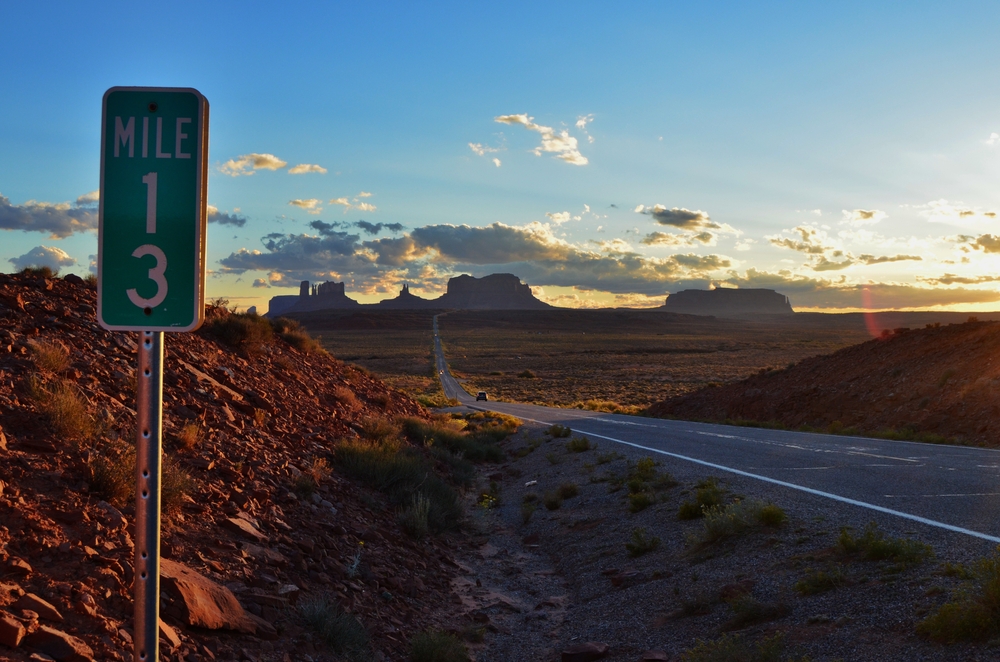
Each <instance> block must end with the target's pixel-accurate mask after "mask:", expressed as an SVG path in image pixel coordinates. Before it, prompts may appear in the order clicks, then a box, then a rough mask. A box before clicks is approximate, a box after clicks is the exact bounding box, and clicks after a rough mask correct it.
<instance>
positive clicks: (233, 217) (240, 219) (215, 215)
mask: <svg viewBox="0 0 1000 662" xmlns="http://www.w3.org/2000/svg"><path fill="white" fill-rule="evenodd" d="M208 222H209V223H218V224H219V225H233V226H235V227H238V228H241V227H243V226H244V225H246V224H247V217H246V216H240V215H238V214H235V213H234V214H230V213H229V212H224V211H219V208H218V207H215V206H214V205H208Z"/></svg>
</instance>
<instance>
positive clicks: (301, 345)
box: [271, 317, 327, 354]
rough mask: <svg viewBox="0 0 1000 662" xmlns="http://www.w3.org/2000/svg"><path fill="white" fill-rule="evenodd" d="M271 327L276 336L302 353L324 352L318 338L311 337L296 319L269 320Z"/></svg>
mask: <svg viewBox="0 0 1000 662" xmlns="http://www.w3.org/2000/svg"><path fill="white" fill-rule="evenodd" d="M271 328H272V329H273V330H274V332H275V333H277V334H278V337H279V338H281V339H282V340H284V341H285V342H286V343H288V344H289V345H291V346H292V347H294V348H295V349H297V350H299V351H300V352H302V353H303V354H326V353H327V352H326V350H325V349H323V345H322V344H321V343H320V340H319V339H318V338H313V337H312V336H311V335H309V333H308V332H307V331H306V330H305V329H303V328H302V326H301V325H300V324H299V323H298V321H296V320H292V319H288V318H287V317H279V318H278V319H275V320H271Z"/></svg>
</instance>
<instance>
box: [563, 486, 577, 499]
mask: <svg viewBox="0 0 1000 662" xmlns="http://www.w3.org/2000/svg"><path fill="white" fill-rule="evenodd" d="M579 493H580V487H579V486H578V485H577V484H576V483H563V484H562V485H560V486H559V496H560V497H561V498H563V499H572V498H573V497H575V496H576V495H578V494H579Z"/></svg>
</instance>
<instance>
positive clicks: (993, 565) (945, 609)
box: [917, 548, 1000, 644]
mask: <svg viewBox="0 0 1000 662" xmlns="http://www.w3.org/2000/svg"><path fill="white" fill-rule="evenodd" d="M968 573H969V574H971V577H972V579H971V581H970V583H969V584H970V585H969V586H967V587H965V588H964V589H962V590H960V591H959V592H958V593H957V595H956V596H955V599H954V600H953V601H951V602H948V603H946V604H944V605H942V606H941V608H940V609H938V610H937V611H936V612H935V613H933V614H931V615H930V616H928V617H927V618H925V619H924V620H922V621H921V622H920V623H918V624H917V634H920V635H922V636H924V637H927V638H929V639H932V640H934V641H937V642H940V643H945V644H950V643H956V642H959V641H983V640H987V639H989V638H991V637H994V636H996V632H997V629H998V628H1000V548H998V549H997V551H996V552H994V554H993V556H989V557H987V558H984V559H980V560H979V561H978V562H977V563H976V564H975V566H974V567H973V568H972V569H971V570H969V571H968Z"/></svg>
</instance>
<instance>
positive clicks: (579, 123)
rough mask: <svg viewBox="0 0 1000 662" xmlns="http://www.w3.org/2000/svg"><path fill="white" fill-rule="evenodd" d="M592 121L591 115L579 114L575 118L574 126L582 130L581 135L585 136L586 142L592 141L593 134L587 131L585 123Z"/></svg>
mask: <svg viewBox="0 0 1000 662" xmlns="http://www.w3.org/2000/svg"><path fill="white" fill-rule="evenodd" d="M593 121H594V116H593V115H580V116H579V117H577V118H576V128H578V129H580V131H582V132H583V135H585V136H587V142H589V143H593V142H594V136H592V135H590V134H589V133H587V125H588V124H590V123H591V122H593Z"/></svg>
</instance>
